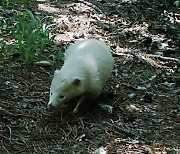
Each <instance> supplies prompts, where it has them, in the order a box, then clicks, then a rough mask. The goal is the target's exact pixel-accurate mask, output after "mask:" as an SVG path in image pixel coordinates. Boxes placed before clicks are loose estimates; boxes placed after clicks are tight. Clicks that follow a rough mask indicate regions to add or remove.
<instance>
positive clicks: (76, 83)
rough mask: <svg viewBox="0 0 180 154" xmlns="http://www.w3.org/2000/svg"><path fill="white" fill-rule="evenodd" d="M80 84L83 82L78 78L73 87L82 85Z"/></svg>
mask: <svg viewBox="0 0 180 154" xmlns="http://www.w3.org/2000/svg"><path fill="white" fill-rule="evenodd" d="M80 83H81V80H80V79H78V78H76V79H74V80H73V85H75V86H78V85H80Z"/></svg>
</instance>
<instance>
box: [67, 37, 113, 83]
mask: <svg viewBox="0 0 180 154" xmlns="http://www.w3.org/2000/svg"><path fill="white" fill-rule="evenodd" d="M67 61H68V62H70V63H71V64H72V65H80V66H81V67H85V68H86V69H89V72H90V76H91V77H90V79H93V81H94V82H96V81H98V82H101V83H102V86H104V84H105V83H106V81H107V79H108V77H109V75H110V74H111V71H112V69H113V63H114V60H113V57H112V55H111V53H110V50H109V48H108V47H107V45H106V44H105V43H104V42H102V41H99V40H96V39H87V40H83V41H79V42H77V43H76V44H74V45H71V46H70V47H69V48H68V49H67V51H66V56H65V62H67ZM73 61H74V63H73ZM77 63H78V64H77ZM78 67H79V66H78ZM79 69H80V68H79Z"/></svg>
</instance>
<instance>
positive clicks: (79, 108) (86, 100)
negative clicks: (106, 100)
mask: <svg viewBox="0 0 180 154" xmlns="http://www.w3.org/2000/svg"><path fill="white" fill-rule="evenodd" d="M94 105H95V98H94V97H93V96H92V95H91V94H84V95H82V96H81V98H80V100H79V102H78V103H77V105H76V107H75V109H74V110H73V113H74V114H76V115H82V114H85V113H87V112H88V111H90V110H91V109H92V108H93V106H94Z"/></svg>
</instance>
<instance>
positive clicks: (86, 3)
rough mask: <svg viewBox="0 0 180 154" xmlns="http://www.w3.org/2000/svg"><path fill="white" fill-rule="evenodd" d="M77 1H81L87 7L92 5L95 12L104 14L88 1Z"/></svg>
mask: <svg viewBox="0 0 180 154" xmlns="http://www.w3.org/2000/svg"><path fill="white" fill-rule="evenodd" d="M78 2H81V3H83V4H85V5H87V6H89V7H92V8H93V9H94V10H96V11H97V12H99V13H100V14H105V13H104V12H103V11H102V10H101V9H100V8H98V7H97V6H96V5H94V4H92V3H90V2H87V1H85V0H78Z"/></svg>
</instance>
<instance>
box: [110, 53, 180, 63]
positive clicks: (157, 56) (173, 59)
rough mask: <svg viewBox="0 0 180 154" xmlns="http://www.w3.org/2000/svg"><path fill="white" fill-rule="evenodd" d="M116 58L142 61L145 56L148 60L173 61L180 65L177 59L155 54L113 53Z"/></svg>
mask: <svg viewBox="0 0 180 154" xmlns="http://www.w3.org/2000/svg"><path fill="white" fill-rule="evenodd" d="M112 54H113V56H114V57H117V56H128V57H138V58H140V59H144V58H142V56H143V55H144V57H147V58H156V59H159V60H162V61H173V62H176V63H178V64H180V60H179V59H176V58H172V57H164V56H159V55H153V54H139V53H131V51H130V50H129V52H123V53H116V52H112Z"/></svg>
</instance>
